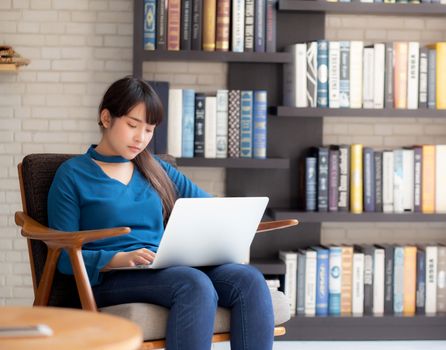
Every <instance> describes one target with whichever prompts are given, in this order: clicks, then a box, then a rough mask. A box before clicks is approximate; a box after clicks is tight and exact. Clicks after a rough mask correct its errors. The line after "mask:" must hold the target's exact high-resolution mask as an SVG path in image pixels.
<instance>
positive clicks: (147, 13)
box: [144, 0, 156, 51]
mask: <svg viewBox="0 0 446 350" xmlns="http://www.w3.org/2000/svg"><path fill="white" fill-rule="evenodd" d="M155 43H156V0H144V50H151V51H152V50H155Z"/></svg>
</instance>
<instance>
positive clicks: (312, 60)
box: [307, 41, 318, 107]
mask: <svg viewBox="0 0 446 350" xmlns="http://www.w3.org/2000/svg"><path fill="white" fill-rule="evenodd" d="M317 74H318V73H317V42H316V41H313V42H309V43H307V100H308V107H316V106H317V91H318V82H317Z"/></svg>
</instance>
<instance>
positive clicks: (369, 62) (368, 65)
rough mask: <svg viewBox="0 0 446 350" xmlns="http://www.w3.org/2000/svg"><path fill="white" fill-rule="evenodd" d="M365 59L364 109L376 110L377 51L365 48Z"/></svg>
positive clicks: (363, 75)
mask: <svg viewBox="0 0 446 350" xmlns="http://www.w3.org/2000/svg"><path fill="white" fill-rule="evenodd" d="M363 55H364V58H363V62H364V64H363V74H362V77H363V80H362V84H363V85H362V86H363V87H362V91H363V95H362V107H363V108H374V101H373V98H374V96H373V93H374V87H373V83H374V77H375V72H374V68H375V63H374V59H375V49H374V47H373V45H372V46H366V47H364V52H363Z"/></svg>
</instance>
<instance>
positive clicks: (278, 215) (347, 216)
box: [271, 209, 446, 223]
mask: <svg viewBox="0 0 446 350" xmlns="http://www.w3.org/2000/svg"><path fill="white" fill-rule="evenodd" d="M271 215H272V216H273V218H274V219H275V220H284V219H297V220H299V222H300V223H304V222H446V214H423V213H401V214H390V213H389V214H387V213H362V214H352V213H343V212H336V213H335V212H333V213H320V212H305V211H293V210H287V209H284V210H281V209H271Z"/></svg>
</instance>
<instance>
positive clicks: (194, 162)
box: [176, 158, 290, 169]
mask: <svg viewBox="0 0 446 350" xmlns="http://www.w3.org/2000/svg"><path fill="white" fill-rule="evenodd" d="M176 163H177V165H178V166H185V167H215V168H239V169H241V168H251V169H288V168H289V167H290V160H289V159H285V158H268V159H254V158H222V159H216V158H176Z"/></svg>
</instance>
